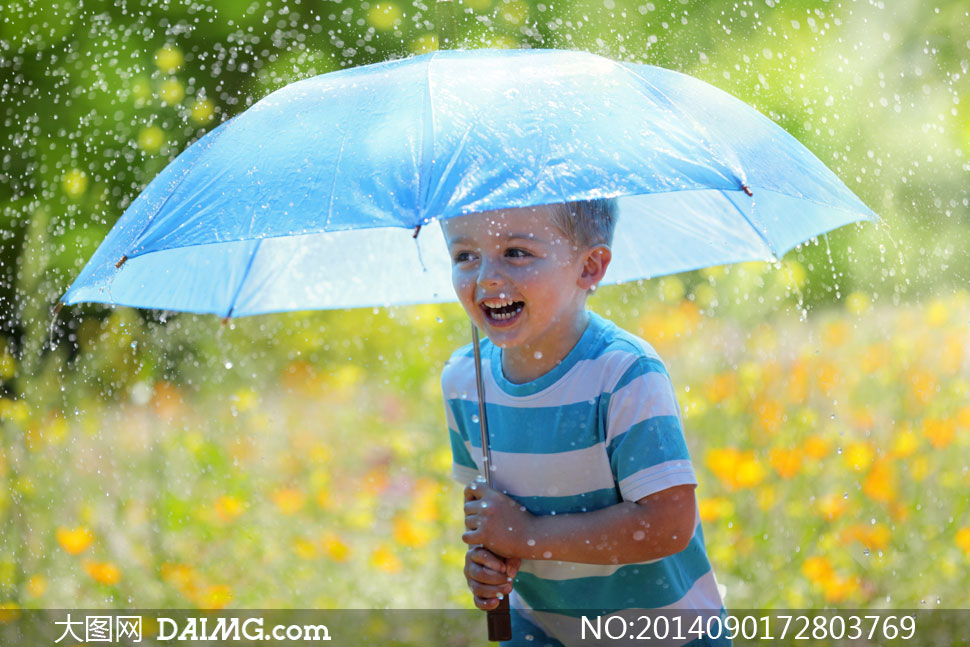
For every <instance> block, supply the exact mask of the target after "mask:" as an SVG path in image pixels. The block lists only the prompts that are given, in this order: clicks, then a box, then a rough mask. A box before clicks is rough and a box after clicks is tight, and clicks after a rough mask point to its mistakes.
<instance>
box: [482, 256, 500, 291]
mask: <svg viewBox="0 0 970 647" xmlns="http://www.w3.org/2000/svg"><path fill="white" fill-rule="evenodd" d="M503 283H505V277H503V276H502V274H501V272H499V271H498V268H497V267H496V266H495V264H494V263H489V262H487V261H482V263H481V265H480V267H479V269H478V284H479V285H480V286H482V287H483V288H494V287H497V286H499V285H502V284H503Z"/></svg>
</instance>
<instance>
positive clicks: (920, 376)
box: [907, 370, 939, 405]
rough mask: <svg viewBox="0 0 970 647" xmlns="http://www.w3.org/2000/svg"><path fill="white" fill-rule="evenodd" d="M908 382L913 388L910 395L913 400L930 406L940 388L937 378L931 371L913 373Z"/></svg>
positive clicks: (910, 374)
mask: <svg viewBox="0 0 970 647" xmlns="http://www.w3.org/2000/svg"><path fill="white" fill-rule="evenodd" d="M907 381H908V382H909V385H910V387H911V390H910V394H911V395H912V396H913V399H914V400H915V401H916V402H917V403H919V404H922V405H927V404H929V403H930V402H931V401H932V400H933V396H934V395H935V394H936V391H937V389H938V388H939V387H938V385H937V383H936V377H935V376H934V375H933V374H932V373H930V372H929V371H923V370H915V371H911V372H910V373H909V375H908V379H907Z"/></svg>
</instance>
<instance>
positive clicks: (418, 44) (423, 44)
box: [411, 34, 438, 54]
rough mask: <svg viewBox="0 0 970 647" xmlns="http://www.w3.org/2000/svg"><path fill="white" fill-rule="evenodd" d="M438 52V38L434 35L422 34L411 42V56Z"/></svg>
mask: <svg viewBox="0 0 970 647" xmlns="http://www.w3.org/2000/svg"><path fill="white" fill-rule="evenodd" d="M436 51H438V37H437V36H435V35H434V34H422V35H420V36H418V37H417V38H415V39H414V40H412V41H411V53H412V54H427V53H428V52H436Z"/></svg>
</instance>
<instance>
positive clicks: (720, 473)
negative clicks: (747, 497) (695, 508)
mask: <svg viewBox="0 0 970 647" xmlns="http://www.w3.org/2000/svg"><path fill="white" fill-rule="evenodd" d="M705 464H706V465H707V467H708V468H709V469H710V470H711V471H712V472H714V475H715V476H717V477H718V478H719V479H720V480H721V481H722V482H723V483H724V484H725V485H726V486H727V487H728V488H730V489H732V490H736V489H739V488H749V487H754V486H756V485H758V484H759V483H761V481H762V480H764V478H765V469H764V467H762V465H761V463H760V462H759V461H758V459H757V457H756V456H755V455H754V452H752V451H744V452H742V451H741V450H739V449H736V448H734V447H724V448H720V449H712V450H710V451H708V452H707V456H706V457H705Z"/></svg>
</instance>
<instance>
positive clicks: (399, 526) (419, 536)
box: [394, 517, 431, 548]
mask: <svg viewBox="0 0 970 647" xmlns="http://www.w3.org/2000/svg"><path fill="white" fill-rule="evenodd" d="M394 541H396V542H397V543H399V544H401V545H403V546H408V547H410V548H416V547H418V546H424V545H425V544H427V543H428V542H429V541H431V532H430V531H429V530H428V529H427V527H425V526H424V525H422V524H417V523H414V522H413V521H411V520H410V519H408V518H407V517H398V518H397V519H395V520H394Z"/></svg>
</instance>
